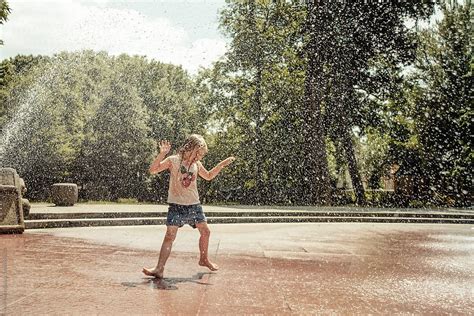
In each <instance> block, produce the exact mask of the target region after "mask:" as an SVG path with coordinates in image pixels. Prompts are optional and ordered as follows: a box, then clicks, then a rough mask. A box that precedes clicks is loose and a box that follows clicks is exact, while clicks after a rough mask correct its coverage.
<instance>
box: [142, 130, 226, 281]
mask: <svg viewBox="0 0 474 316" xmlns="http://www.w3.org/2000/svg"><path fill="white" fill-rule="evenodd" d="M159 146H160V153H159V154H158V156H157V157H156V158H155V160H154V161H153V162H152V164H151V166H150V173H151V174H157V173H159V172H161V171H163V170H166V169H169V170H170V183H169V190H168V204H169V208H168V217H167V220H166V234H165V238H164V240H163V244H162V245H161V251H160V257H159V259H158V264H157V265H156V267H154V268H151V269H147V268H143V273H144V274H145V275H148V276H154V277H157V278H163V271H164V269H165V264H166V260H168V257H169V255H170V253H171V247H172V245H173V241H174V240H175V238H176V233H177V232H178V228H179V227H182V226H183V225H184V224H189V225H190V226H191V227H193V228H196V227H197V228H198V230H199V233H200V234H201V237H200V238H199V250H200V259H199V265H200V266H204V267H208V268H209V269H210V270H211V271H216V270H218V269H219V267H218V266H217V265H216V264H215V263H213V262H211V261H210V260H209V257H208V246H209V236H210V233H211V232H210V230H209V227H208V226H207V222H206V217H205V216H204V213H203V211H202V207H201V204H200V200H199V194H198V190H197V184H196V179H197V176H198V175H199V176H201V178H203V179H205V180H212V179H213V178H214V177H216V176H217V175H218V174H219V172H220V171H221V170H222V168H224V167H226V166H228V165H229V164H230V163H232V162H233V161H234V160H235V158H234V157H229V158H227V159H225V160H223V161H221V162H220V163H218V164H217V166H215V167H214V168H213V169H212V170H211V171H207V170H206V168H204V166H203V165H202V163H201V159H202V158H203V157H204V155H205V154H206V153H207V144H206V142H205V141H204V138H203V137H202V136H200V135H196V134H193V135H191V136H189V138H188V139H187V140H186V141H185V144H184V145H183V147H181V148H180V149H179V150H178V154H177V155H172V156H169V157H168V158H166V159H164V160H163V158H165V156H166V154H168V152H169V151H170V149H171V144H170V143H169V142H168V141H166V140H165V141H161V142H160V145H159Z"/></svg>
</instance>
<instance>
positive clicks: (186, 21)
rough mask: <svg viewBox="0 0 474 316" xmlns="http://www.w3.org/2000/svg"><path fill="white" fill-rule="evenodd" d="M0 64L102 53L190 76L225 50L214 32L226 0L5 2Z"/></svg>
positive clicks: (223, 41) (11, 0) (51, 0)
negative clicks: (24, 57) (27, 57)
mask: <svg viewBox="0 0 474 316" xmlns="http://www.w3.org/2000/svg"><path fill="white" fill-rule="evenodd" d="M8 3H9V6H10V8H11V13H10V15H9V16H8V21H7V22H6V23H5V24H4V25H3V26H1V27H0V38H1V39H3V41H4V45H3V47H2V46H0V59H4V58H8V57H13V56H15V55H17V54H33V55H40V54H41V55H52V54H54V53H57V52H60V51H77V50H82V49H93V50H96V51H100V50H104V51H107V52H108V53H109V54H113V55H116V54H120V53H127V54H130V55H135V54H138V55H145V56H147V57H148V58H150V59H156V60H159V61H162V62H169V63H173V64H176V65H182V66H183V67H184V68H185V69H187V70H188V71H190V72H191V73H195V72H196V70H197V69H198V68H199V66H204V67H207V66H210V64H211V63H212V62H213V61H215V60H216V59H218V58H219V57H220V56H222V54H223V53H224V52H225V50H226V40H225V38H224V36H223V35H222V34H221V33H220V32H219V30H218V11H219V10H220V9H222V8H223V7H224V6H225V0H174V1H172V0H117V1H111V0H8Z"/></svg>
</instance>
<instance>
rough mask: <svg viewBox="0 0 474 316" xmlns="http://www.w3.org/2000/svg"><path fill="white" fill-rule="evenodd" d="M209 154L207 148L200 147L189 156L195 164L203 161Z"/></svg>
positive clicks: (190, 160)
mask: <svg viewBox="0 0 474 316" xmlns="http://www.w3.org/2000/svg"><path fill="white" fill-rule="evenodd" d="M206 154H207V149H206V148H205V147H198V148H196V149H194V150H193V151H192V152H191V155H190V156H189V162H190V163H194V162H196V161H199V160H201V159H202V158H203V157H204V156H205V155H206Z"/></svg>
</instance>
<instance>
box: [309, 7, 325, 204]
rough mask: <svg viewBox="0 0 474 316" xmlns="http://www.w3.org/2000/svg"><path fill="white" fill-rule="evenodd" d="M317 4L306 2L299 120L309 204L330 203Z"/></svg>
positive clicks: (319, 22)
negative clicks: (305, 60) (305, 59)
mask: <svg viewBox="0 0 474 316" xmlns="http://www.w3.org/2000/svg"><path fill="white" fill-rule="evenodd" d="M320 6H321V5H320V4H318V5H315V4H314V3H313V2H311V1H310V2H308V23H307V27H308V31H309V35H310V40H309V43H308V46H307V54H308V55H307V56H308V65H307V69H306V79H305V98H304V110H303V112H302V114H303V117H302V120H303V122H304V123H303V137H304V142H305V144H306V146H305V148H304V149H303V152H304V153H305V156H304V157H303V159H304V176H303V179H302V181H303V191H304V192H305V193H306V194H307V198H306V199H305V200H306V201H307V202H309V203H316V204H329V203H330V202H331V201H330V200H331V199H330V198H331V183H330V178H329V169H328V162H327V153H326V141H325V135H326V131H325V126H324V121H323V116H322V112H321V103H322V100H323V91H324V80H323V79H324V76H323V59H322V58H321V55H322V50H323V49H324V48H323V45H322V43H321V42H320V39H319V37H320V36H319V32H324V30H323V29H321V26H323V25H324V23H322V22H323V21H321V19H322V18H323V15H322V14H319V12H320Z"/></svg>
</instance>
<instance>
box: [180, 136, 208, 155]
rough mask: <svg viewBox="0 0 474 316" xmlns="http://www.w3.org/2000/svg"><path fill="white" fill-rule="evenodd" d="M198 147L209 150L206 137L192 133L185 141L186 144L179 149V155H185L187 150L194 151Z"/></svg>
mask: <svg viewBox="0 0 474 316" xmlns="http://www.w3.org/2000/svg"><path fill="white" fill-rule="evenodd" d="M196 148H205V149H206V152H207V144H206V141H205V140H204V138H203V137H202V136H201V135H198V134H192V135H190V136H189V137H188V138H186V140H185V141H184V145H183V146H181V147H180V148H179V149H178V155H180V156H181V157H183V156H184V153H185V152H190V151H193V150H194V149H196Z"/></svg>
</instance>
